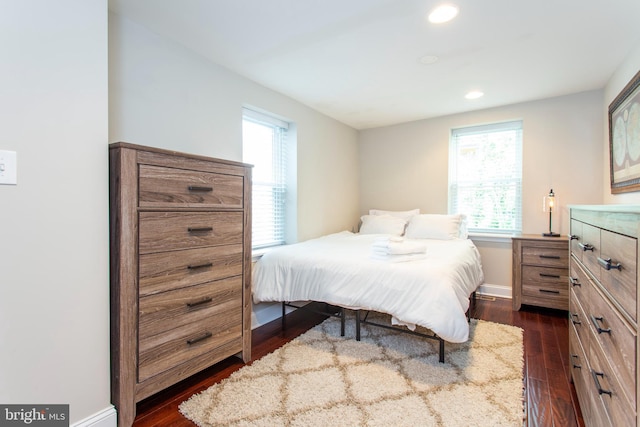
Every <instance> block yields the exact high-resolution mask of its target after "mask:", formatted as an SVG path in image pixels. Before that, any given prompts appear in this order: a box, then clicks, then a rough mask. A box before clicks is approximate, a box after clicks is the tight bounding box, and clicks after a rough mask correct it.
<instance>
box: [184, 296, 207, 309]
mask: <svg viewBox="0 0 640 427" xmlns="http://www.w3.org/2000/svg"><path fill="white" fill-rule="evenodd" d="M211 301H213V298H211V297H208V298H202V299H201V300H199V301H194V302H188V303H187V307H189V308H192V307H197V306H199V305H202V304H207V303H209V302H211Z"/></svg>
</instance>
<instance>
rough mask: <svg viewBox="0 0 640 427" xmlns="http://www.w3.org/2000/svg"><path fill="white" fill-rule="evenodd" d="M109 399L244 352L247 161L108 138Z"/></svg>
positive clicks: (125, 422)
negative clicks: (109, 234) (114, 140)
mask: <svg viewBox="0 0 640 427" xmlns="http://www.w3.org/2000/svg"><path fill="white" fill-rule="evenodd" d="M109 161H110V230H111V231H110V232H111V240H110V242H111V352H112V355H111V390H112V391H111V395H112V396H111V397H112V401H113V404H114V405H115V406H116V408H117V411H118V425H119V426H127V427H129V426H131V424H132V423H133V420H134V418H135V414H136V402H138V401H140V400H142V399H144V398H146V397H148V396H150V395H152V394H154V393H156V392H158V391H160V390H162V389H164V388H166V387H168V386H170V385H172V384H174V383H176V382H178V381H180V380H182V379H184V378H186V377H189V376H191V375H193V374H195V373H196V372H198V371H201V370H202V369H204V368H206V367H208V366H211V365H213V364H215V363H216V362H218V361H220V360H222V359H225V358H227V357H229V356H232V355H236V354H237V355H240V356H241V357H242V359H243V360H244V361H245V362H248V361H249V360H250V358H251V299H250V298H251V167H250V166H249V165H245V164H242V163H237V162H231V161H225V160H218V159H212V158H208V157H203V156H194V155H188V154H183V153H177V152H173V151H167V150H161V149H155V148H149V147H142V146H138V145H133V144H127V143H116V144H111V145H110V147H109Z"/></svg>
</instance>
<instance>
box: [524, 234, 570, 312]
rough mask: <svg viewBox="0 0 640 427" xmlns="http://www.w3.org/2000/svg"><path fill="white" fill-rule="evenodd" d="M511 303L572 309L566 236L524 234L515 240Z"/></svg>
mask: <svg viewBox="0 0 640 427" xmlns="http://www.w3.org/2000/svg"><path fill="white" fill-rule="evenodd" d="M512 248H513V265H512V267H513V274H512V279H511V280H512V282H511V302H512V305H513V309H514V310H520V307H521V306H522V304H527V305H535V306H539V307H548V308H556V309H560V310H568V309H569V288H568V286H567V281H568V280H569V241H568V238H567V237H566V236H560V237H543V236H542V235H537V234H523V235H519V236H514V237H513V238H512Z"/></svg>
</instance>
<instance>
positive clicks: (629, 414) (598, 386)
mask: <svg viewBox="0 0 640 427" xmlns="http://www.w3.org/2000/svg"><path fill="white" fill-rule="evenodd" d="M589 361H590V374H591V381H590V382H589V386H588V389H590V393H591V395H592V396H593V398H594V399H593V400H594V401H595V402H594V403H595V405H594V408H593V409H595V411H594V413H595V414H598V416H597V417H596V418H597V419H599V420H602V422H605V423H604V424H596V425H612V426H615V427H622V426H628V427H632V426H635V425H636V411H635V404H634V406H632V404H631V402H630V401H629V399H628V398H627V396H625V394H624V392H623V390H622V389H623V386H622V385H621V384H620V382H619V381H618V378H617V377H616V376H615V374H614V373H613V371H612V370H611V367H610V366H609V364H608V363H607V357H606V356H605V355H604V353H603V352H602V349H601V348H600V347H599V346H598V343H597V342H591V345H590V346H589ZM633 396H634V397H633V401H634V402H635V394H634V395H633ZM602 409H604V412H606V415H607V417H606V418H605V417H603V414H602V412H603V411H602ZM595 414H594V415H595ZM607 418H608V420H610V424H606V421H607Z"/></svg>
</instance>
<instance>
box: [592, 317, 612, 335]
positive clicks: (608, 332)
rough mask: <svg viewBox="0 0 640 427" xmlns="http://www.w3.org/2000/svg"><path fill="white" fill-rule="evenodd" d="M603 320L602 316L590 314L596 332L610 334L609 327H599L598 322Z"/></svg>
mask: <svg viewBox="0 0 640 427" xmlns="http://www.w3.org/2000/svg"><path fill="white" fill-rule="evenodd" d="M603 320H604V318H603V317H602V316H600V317H596V316H594V315H593V314H592V315H591V322H593V326H594V327H595V328H596V331H598V334H601V333H603V332H605V333H607V334H611V328H601V327H600V323H599V322H602V321H603Z"/></svg>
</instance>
